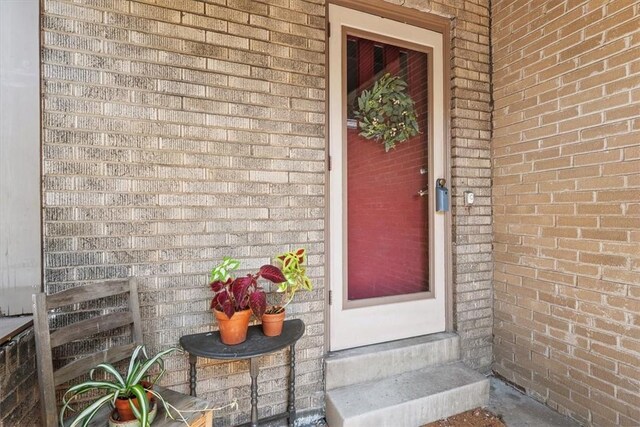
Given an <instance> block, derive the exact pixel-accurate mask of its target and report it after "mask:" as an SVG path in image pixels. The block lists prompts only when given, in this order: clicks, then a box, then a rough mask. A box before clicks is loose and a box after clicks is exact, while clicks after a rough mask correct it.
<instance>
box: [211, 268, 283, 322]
mask: <svg viewBox="0 0 640 427" xmlns="http://www.w3.org/2000/svg"><path fill="white" fill-rule="evenodd" d="M238 267H240V261H238V260H237V259H233V258H230V257H224V258H223V260H222V263H221V264H220V265H218V266H216V267H215V268H214V269H213V270H211V277H210V279H211V283H210V286H211V290H212V291H213V292H214V294H215V295H214V297H213V299H212V300H211V308H212V309H216V310H218V311H222V312H224V314H226V315H227V317H228V318H229V319H231V317H232V316H233V315H234V314H235V313H236V312H237V311H242V310H246V309H248V308H250V309H251V311H252V312H253V314H254V316H256V318H258V319H260V318H262V315H263V314H264V312H265V310H266V309H267V297H266V294H265V292H264V290H263V289H262V287H261V286H260V284H259V283H258V280H259V279H261V278H262V279H265V280H268V281H270V282H271V283H275V284H278V283H282V282H286V281H287V278H286V277H285V276H284V274H283V273H282V271H281V270H280V269H279V268H278V267H276V266H275V265H271V264H266V265H263V266H262V267H260V269H259V270H258V272H257V273H255V274H247V275H246V276H242V277H236V278H233V277H232V273H233V272H234V271H235V270H237V269H238Z"/></svg>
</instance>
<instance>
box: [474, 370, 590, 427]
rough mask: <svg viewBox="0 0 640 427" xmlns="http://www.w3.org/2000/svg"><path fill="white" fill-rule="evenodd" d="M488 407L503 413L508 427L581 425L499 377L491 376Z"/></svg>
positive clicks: (498, 413) (566, 426) (503, 418)
mask: <svg viewBox="0 0 640 427" xmlns="http://www.w3.org/2000/svg"><path fill="white" fill-rule="evenodd" d="M487 409H488V410H489V411H491V412H493V413H494V414H496V415H501V416H502V420H503V421H504V423H505V424H506V425H507V427H579V426H580V424H579V423H577V422H576V421H574V420H572V419H570V418H568V417H565V416H564V415H561V414H559V413H557V412H555V411H553V410H552V409H550V408H549V407H547V406H545V405H543V404H542V403H540V402H538V401H536V400H534V399H533V398H531V397H529V396H527V395H524V394H522V393H520V392H519V391H518V390H516V389H514V388H513V387H511V386H509V385H508V384H506V383H505V382H503V381H501V380H499V379H497V378H491V389H490V392H489V406H488V407H487Z"/></svg>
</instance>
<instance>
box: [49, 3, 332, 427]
mask: <svg viewBox="0 0 640 427" xmlns="http://www.w3.org/2000/svg"><path fill="white" fill-rule="evenodd" d="M268 3H269V4H267V2H261V1H246V0H228V1H226V2H224V1H222V2H219V1H216V2H203V1H196V0H175V1H168V0H164V1H161V0H154V1H142V0H141V1H124V0H104V1H91V0H83V1H54V0H45V1H44V3H43V18H42V25H43V34H42V37H43V43H42V60H43V64H42V77H43V102H44V108H43V172H44V179H43V199H44V212H43V215H44V245H45V276H46V289H47V291H48V292H56V291H59V290H61V289H63V288H66V287H69V286H76V285H82V284H83V283H87V282H91V281H95V280H100V279H106V278H115V277H127V276H130V275H133V276H136V277H138V278H140V282H141V305H142V313H143V319H144V334H145V341H146V343H147V345H148V346H149V347H150V349H151V351H156V350H158V349H160V348H164V347H167V346H171V345H175V344H176V343H177V341H178V339H179V337H180V336H181V335H183V334H188V333H195V332H201V331H208V330H211V329H212V328H214V324H215V321H214V319H213V316H212V315H211V313H210V312H209V310H208V308H209V301H210V297H211V294H210V290H209V288H208V287H207V272H208V270H209V269H210V268H211V267H212V266H213V264H214V263H215V262H216V260H219V259H220V258H221V257H222V256H224V255H229V256H234V257H237V258H240V259H241V260H242V265H243V267H244V268H247V269H248V268H254V267H258V266H260V265H262V264H263V263H266V262H268V261H269V260H270V258H271V257H272V256H273V255H274V254H276V253H278V252H280V251H283V250H285V249H288V248H295V247H298V246H304V247H306V248H307V249H308V252H309V254H310V257H309V263H310V268H309V273H310V275H311V277H312V278H313V281H314V284H315V290H314V291H313V292H309V293H306V294H302V295H299V297H297V299H296V302H295V303H293V304H292V305H291V306H290V307H291V308H290V309H289V316H290V317H297V318H301V319H303V320H304V321H305V323H306V324H307V333H306V334H305V336H304V338H303V339H302V340H301V341H300V342H299V345H298V346H297V358H298V364H297V369H298V371H297V374H298V375H297V397H298V398H297V402H296V404H297V407H298V409H299V410H301V411H311V412H316V413H319V411H320V410H321V408H322V406H323V386H322V384H323V383H322V358H323V354H324V352H325V349H324V303H323V300H324V282H323V272H324V264H323V263H324V242H323V236H324V215H325V209H324V169H325V163H324V158H325V152H324V147H325V140H324V130H325V129H324V123H325V117H324V110H325V101H324V100H325V84H326V82H325V78H324V73H325V70H324V63H325V55H324V49H325V46H324V38H325V32H324V10H325V9H324V4H323V2H321V1H301V0H286V1H270V2H268ZM64 356H65V355H60V357H64ZM285 356H286V352H282V353H280V354H276V355H273V356H270V357H265V358H264V359H263V366H264V368H263V370H262V371H261V374H260V390H259V391H260V395H261V399H260V415H261V416H267V415H269V414H271V413H275V412H279V411H281V410H284V409H285V398H286V390H287V381H286V377H287V373H288V368H287V367H286V365H285V364H284V360H285ZM168 368H169V373H168V375H167V376H166V377H165V380H164V384H165V385H169V386H172V388H175V389H177V390H180V391H183V392H186V391H187V378H188V374H187V369H188V362H187V359H186V357H185V356H181V357H180V356H177V357H173V358H172V359H170V360H169V363H168ZM249 384H250V381H249V376H248V365H247V364H246V363H236V364H225V363H215V362H211V361H209V362H207V361H203V360H202V361H200V362H199V383H198V392H199V395H200V396H202V397H205V398H207V399H209V400H211V402H212V403H213V404H214V405H224V404H227V403H229V402H230V401H232V400H234V399H237V400H238V403H239V410H238V411H234V412H233V413H230V412H224V413H221V414H217V418H218V421H217V422H220V423H221V424H230V423H238V422H243V421H247V420H248V417H249V406H250V402H249ZM217 425H218V424H217Z"/></svg>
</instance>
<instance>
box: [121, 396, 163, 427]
mask: <svg viewBox="0 0 640 427" xmlns="http://www.w3.org/2000/svg"><path fill="white" fill-rule="evenodd" d="M150 405H151V411H149V424H151V423H153V420H155V418H156V415H157V414H158V405H157V404H156V401H155V399H153V400H151V401H150ZM127 406H128V404H127ZM109 427H140V421H138V420H137V419H136V418H135V417H133V419H131V420H126V421H125V420H123V419H122V418H121V416H120V414H119V413H118V410H117V409H114V410H113V411H111V415H110V416H109Z"/></svg>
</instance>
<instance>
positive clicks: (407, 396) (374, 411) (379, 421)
mask: <svg viewBox="0 0 640 427" xmlns="http://www.w3.org/2000/svg"><path fill="white" fill-rule="evenodd" d="M488 396H489V380H488V379H487V378H486V377H485V376H484V375H481V374H479V373H478V372H476V371H473V370H471V369H469V368H467V367H466V366H464V365H463V364H462V363H460V362H456V363H451V364H447V365H439V366H432V367H428V368H423V369H420V370H415V371H410V372H405V373H402V374H399V375H395V376H392V377H388V378H384V379H379V380H376V381H370V382H364V383H359V384H353V385H349V386H346V387H341V388H336V389H333V390H329V391H328V392H327V397H326V402H327V421H328V424H329V425H330V426H331V427H364V426H367V427H370V426H394V427H402V426H406V427H415V426H419V425H422V424H426V423H429V422H431V421H436V420H439V419H441V418H445V417H448V416H451V415H454V414H457V413H460V412H464V411H466V410H468V409H472V408H476V407H478V406H485V405H486V404H487V401H488Z"/></svg>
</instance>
